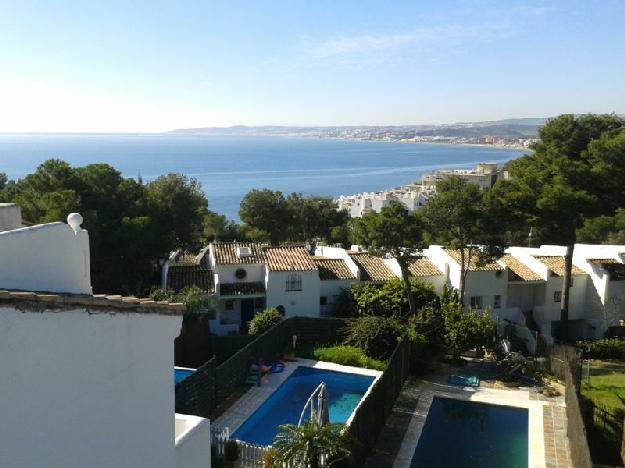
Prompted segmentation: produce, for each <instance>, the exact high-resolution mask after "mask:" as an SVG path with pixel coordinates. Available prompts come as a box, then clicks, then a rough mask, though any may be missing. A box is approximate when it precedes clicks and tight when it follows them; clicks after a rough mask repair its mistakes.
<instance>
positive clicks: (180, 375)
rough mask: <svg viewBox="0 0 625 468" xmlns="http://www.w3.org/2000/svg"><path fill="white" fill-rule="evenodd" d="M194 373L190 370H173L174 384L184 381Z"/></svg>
mask: <svg viewBox="0 0 625 468" xmlns="http://www.w3.org/2000/svg"><path fill="white" fill-rule="evenodd" d="M194 372H195V371H194V370H192V369H177V368H174V384H177V383H180V382H182V381H183V380H184V379H186V378H187V377H189V376H190V375H191V374H193V373H194Z"/></svg>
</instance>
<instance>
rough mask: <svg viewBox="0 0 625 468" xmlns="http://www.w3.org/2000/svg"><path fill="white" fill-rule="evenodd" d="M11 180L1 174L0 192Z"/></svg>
mask: <svg viewBox="0 0 625 468" xmlns="http://www.w3.org/2000/svg"><path fill="white" fill-rule="evenodd" d="M8 181H9V178H8V177H7V175H6V174H5V173H4V172H0V191H1V190H3V189H4V187H6V185H7V182H8Z"/></svg>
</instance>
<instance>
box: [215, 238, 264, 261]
mask: <svg viewBox="0 0 625 468" xmlns="http://www.w3.org/2000/svg"><path fill="white" fill-rule="evenodd" d="M239 247H247V248H249V249H250V251H251V253H252V255H250V256H249V257H239V256H238V255H237V248H239ZM213 252H214V253H215V264H216V265H242V264H253V263H265V253H264V252H263V248H262V245H261V244H259V243H258V242H213Z"/></svg>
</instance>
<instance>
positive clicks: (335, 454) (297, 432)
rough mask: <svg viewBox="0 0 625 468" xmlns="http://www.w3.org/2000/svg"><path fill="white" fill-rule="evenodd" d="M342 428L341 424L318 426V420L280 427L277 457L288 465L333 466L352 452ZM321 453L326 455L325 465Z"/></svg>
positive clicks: (316, 467) (277, 440)
mask: <svg viewBox="0 0 625 468" xmlns="http://www.w3.org/2000/svg"><path fill="white" fill-rule="evenodd" d="M343 427H344V426H343V425H342V424H324V425H319V424H318V423H316V422H315V421H309V422H306V423H304V424H302V425H301V426H295V425H293V424H287V425H283V426H280V427H279V432H278V435H276V438H275V440H274V442H273V445H272V447H273V449H274V450H275V452H276V458H277V460H278V462H280V463H283V464H286V465H288V466H298V467H300V466H301V467H308V468H319V467H322V466H332V465H334V464H336V463H338V462H339V461H341V460H344V459H346V458H347V457H349V456H350V455H351V452H350V450H349V449H348V448H347V446H348V441H347V436H346V435H345V434H344V433H343ZM322 456H326V457H327V460H328V461H327V462H326V463H325V464H324V463H322Z"/></svg>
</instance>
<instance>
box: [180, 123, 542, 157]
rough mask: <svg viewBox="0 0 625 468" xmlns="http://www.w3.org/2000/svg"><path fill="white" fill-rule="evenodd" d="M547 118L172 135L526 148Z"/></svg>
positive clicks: (239, 127)
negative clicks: (306, 138) (304, 138)
mask: <svg viewBox="0 0 625 468" xmlns="http://www.w3.org/2000/svg"><path fill="white" fill-rule="evenodd" d="M547 120H548V119H547V118H519V119H505V120H495V121H485V122H461V123H453V124H439V125H380V126H368V125H362V126H318V127H315V126H312V127H297V126H270V125H267V126H244V125H236V126H232V127H205V128H186V129H178V130H174V131H173V132H172V133H179V134H197V135H241V136H291V137H308V138H337V139H345V140H363V141H388V142H408V143H414V142H417V143H444V144H451V145H484V146H493V147H500V148H511V149H526V148H529V146H530V145H531V143H532V142H534V141H536V139H537V138H538V129H539V128H540V127H541V126H542V125H544V123H545V122H546V121H547Z"/></svg>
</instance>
